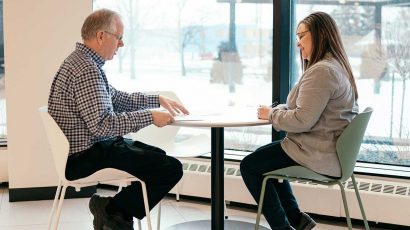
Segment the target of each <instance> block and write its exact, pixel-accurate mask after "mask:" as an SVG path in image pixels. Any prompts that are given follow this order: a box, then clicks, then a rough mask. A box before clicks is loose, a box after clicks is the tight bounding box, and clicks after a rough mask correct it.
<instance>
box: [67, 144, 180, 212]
mask: <svg viewBox="0 0 410 230" xmlns="http://www.w3.org/2000/svg"><path fill="white" fill-rule="evenodd" d="M103 168H116V169H120V170H124V171H126V172H128V173H130V174H132V175H134V176H136V177H138V178H139V179H141V180H143V181H144V182H145V184H146V187H147V193H148V194H147V195H148V202H149V207H150V209H152V208H153V207H154V206H155V205H156V204H157V203H158V202H159V201H161V199H162V198H163V197H164V196H165V195H166V194H167V193H168V192H169V191H170V190H171V189H172V188H173V187H174V186H175V185H176V184H177V183H178V181H179V180H180V179H181V177H182V174H183V171H182V164H181V162H179V161H178V160H177V159H175V158H173V157H170V156H167V155H166V154H165V152H164V151H163V150H162V149H159V148H157V147H153V146H150V145H147V144H144V143H142V142H138V141H135V142H134V141H132V140H129V139H124V138H122V137H117V138H113V139H110V140H106V141H102V142H99V143H96V144H94V145H93V146H92V147H91V148H90V149H88V150H86V151H84V152H81V153H79V154H74V155H71V156H69V158H68V161H67V166H66V178H67V179H68V180H75V179H79V178H83V177H87V176H89V175H91V174H93V173H94V172H96V171H98V170H100V169H103ZM112 202H114V204H115V206H117V207H118V208H119V209H120V210H121V211H122V212H125V213H127V214H129V215H132V216H134V217H136V218H138V219H142V218H143V217H144V216H145V209H144V201H143V196H142V190H141V184H140V183H139V182H134V183H132V184H131V185H130V186H128V187H126V188H123V189H122V191H121V192H119V193H117V194H116V195H115V196H114V197H113V199H112Z"/></svg>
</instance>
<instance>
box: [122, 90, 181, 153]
mask: <svg viewBox="0 0 410 230" xmlns="http://www.w3.org/2000/svg"><path fill="white" fill-rule="evenodd" d="M144 93H146V94H159V95H163V96H166V97H169V98H171V99H173V100H175V101H177V102H178V103H182V102H181V100H180V99H179V98H178V96H177V95H176V94H175V93H174V92H172V91H155V92H144ZM179 128H180V127H178V126H172V125H168V126H165V127H162V128H158V127H157V126H155V125H149V126H147V127H145V128H143V129H141V130H139V131H138V132H136V133H132V134H130V136H131V138H132V139H133V140H138V141H141V142H144V143H146V144H149V145H153V146H157V147H159V148H164V147H165V146H162V145H163V144H164V143H172V142H174V141H175V137H176V135H177V133H178V130H179Z"/></svg>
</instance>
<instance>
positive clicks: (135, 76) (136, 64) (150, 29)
mask: <svg viewBox="0 0 410 230" xmlns="http://www.w3.org/2000/svg"><path fill="white" fill-rule="evenodd" d="M243 2H246V1H243ZM259 2H260V1H259ZM267 2H269V1H267ZM100 8H109V9H113V10H115V11H117V12H119V13H120V14H121V15H122V20H123V22H124V26H125V31H124V43H125V46H124V47H123V48H121V49H120V50H119V52H118V53H117V55H116V57H115V59H114V60H112V61H109V62H107V63H106V65H105V71H106V74H107V77H108V80H109V82H110V83H111V84H112V85H113V86H115V87H116V88H117V89H120V90H124V91H128V92H133V91H156V90H172V91H174V92H176V93H177V95H178V96H179V97H180V98H181V100H182V101H183V102H184V104H185V106H186V107H187V108H188V109H189V110H191V111H214V110H218V109H226V108H227V107H235V106H238V107H254V108H255V116H256V107H257V106H258V105H260V104H270V103H271V102H272V83H271V82H272V81H271V75H272V31H273V30H272V27H273V24H272V21H273V5H272V2H270V3H258V4H256V3H233V4H230V3H229V1H223V0H201V1H198V0H154V1H153V0H140V1H115V0H94V9H100ZM197 133H207V134H208V135H210V130H209V129H194V128H182V129H181V131H180V135H179V138H181V139H182V138H186V137H187V136H189V135H193V134H197ZM270 141H271V127H270V126H259V127H246V128H226V129H225V147H226V148H228V149H237V150H254V149H255V148H257V147H258V146H261V145H263V144H266V143H269V142H270Z"/></svg>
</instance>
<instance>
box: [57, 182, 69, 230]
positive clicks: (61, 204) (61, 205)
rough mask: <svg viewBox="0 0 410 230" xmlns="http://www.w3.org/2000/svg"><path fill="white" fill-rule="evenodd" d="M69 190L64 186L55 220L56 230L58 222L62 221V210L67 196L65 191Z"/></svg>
mask: <svg viewBox="0 0 410 230" xmlns="http://www.w3.org/2000/svg"><path fill="white" fill-rule="evenodd" d="M66 190H67V185H63V189H62V191H61V195H60V201H59V202H58V208H57V213H56V214H57V216H56V219H55V225H54V230H57V228H58V222H59V221H60V214H61V209H62V207H63V201H64V196H65V191H66Z"/></svg>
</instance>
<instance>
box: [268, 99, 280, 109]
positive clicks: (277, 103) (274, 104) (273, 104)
mask: <svg viewBox="0 0 410 230" xmlns="http://www.w3.org/2000/svg"><path fill="white" fill-rule="evenodd" d="M277 105H279V102H277V101H274V102H273V103H272V105H270V107H271V108H273V107H275V106H277Z"/></svg>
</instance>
